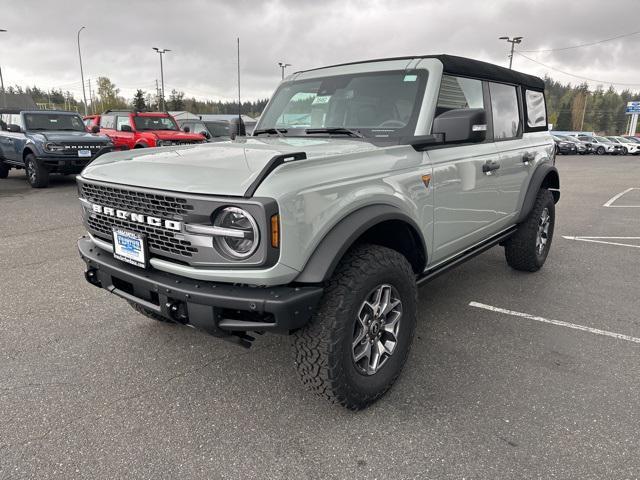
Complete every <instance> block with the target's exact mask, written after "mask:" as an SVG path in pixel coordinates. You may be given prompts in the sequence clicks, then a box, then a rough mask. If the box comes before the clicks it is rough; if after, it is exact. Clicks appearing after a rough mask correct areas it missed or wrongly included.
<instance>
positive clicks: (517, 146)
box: [489, 82, 535, 226]
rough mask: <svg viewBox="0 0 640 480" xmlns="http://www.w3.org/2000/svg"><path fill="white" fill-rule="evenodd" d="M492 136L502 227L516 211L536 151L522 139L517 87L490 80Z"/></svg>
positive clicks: (521, 110)
mask: <svg viewBox="0 0 640 480" xmlns="http://www.w3.org/2000/svg"><path fill="white" fill-rule="evenodd" d="M489 94H490V96H491V112H492V120H493V137H494V139H495V144H496V149H497V150H498V153H499V159H500V160H499V161H500V170H499V171H498V174H497V176H496V178H497V179H498V182H499V200H500V201H499V207H498V209H497V215H498V217H499V225H501V226H504V225H506V224H507V223H509V221H510V220H511V219H512V218H514V217H515V216H516V215H517V213H518V211H519V208H520V207H519V204H520V198H521V192H522V191H523V189H524V188H525V186H526V185H527V183H528V179H529V176H530V174H531V172H532V164H533V160H534V158H535V152H534V151H533V148H532V147H531V146H530V145H529V143H528V142H527V141H526V140H525V139H524V138H523V130H524V125H523V108H522V104H521V98H520V87H519V86H515V85H508V84H504V83H494V82H489Z"/></svg>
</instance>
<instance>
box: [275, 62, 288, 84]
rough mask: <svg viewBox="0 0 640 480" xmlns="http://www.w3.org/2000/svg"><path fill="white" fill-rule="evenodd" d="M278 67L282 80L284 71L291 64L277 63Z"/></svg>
mask: <svg viewBox="0 0 640 480" xmlns="http://www.w3.org/2000/svg"><path fill="white" fill-rule="evenodd" d="M278 66H279V67H280V69H281V70H282V80H284V69H285V68H287V67H290V66H291V64H290V63H284V62H278Z"/></svg>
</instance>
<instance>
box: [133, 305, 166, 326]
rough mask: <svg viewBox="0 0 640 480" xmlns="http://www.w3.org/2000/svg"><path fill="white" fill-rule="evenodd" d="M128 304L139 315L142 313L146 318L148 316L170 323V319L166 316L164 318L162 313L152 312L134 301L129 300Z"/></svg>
mask: <svg viewBox="0 0 640 480" xmlns="http://www.w3.org/2000/svg"><path fill="white" fill-rule="evenodd" d="M129 305H131V308H133V309H134V310H135V311H136V312H138V313H139V314H141V315H144V316H145V317H147V318H150V319H151V320H155V321H157V322H163V323H172V322H171V320H169V319H168V318H164V317H163V316H162V315H158V314H157V313H156V312H153V311H151V310H149V309H148V308H144V307H143V306H142V305H138V304H137V303H134V302H129Z"/></svg>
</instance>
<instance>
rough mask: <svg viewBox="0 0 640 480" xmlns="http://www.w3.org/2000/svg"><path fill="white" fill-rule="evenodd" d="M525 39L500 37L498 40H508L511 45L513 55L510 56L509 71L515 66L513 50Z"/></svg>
mask: <svg viewBox="0 0 640 480" xmlns="http://www.w3.org/2000/svg"><path fill="white" fill-rule="evenodd" d="M523 38H524V37H513V38H509V37H500V38H499V39H498V40H506V41H507V42H509V43H510V44H511V53H510V54H509V70H511V65H513V49H514V48H515V46H516V44H518V43H522V39H523Z"/></svg>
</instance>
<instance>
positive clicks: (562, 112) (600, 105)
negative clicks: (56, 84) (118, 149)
mask: <svg viewBox="0 0 640 480" xmlns="http://www.w3.org/2000/svg"><path fill="white" fill-rule="evenodd" d="M544 82H545V93H546V97H547V110H548V113H549V123H551V124H553V128H554V129H555V130H585V131H595V132H599V133H606V134H618V133H623V132H625V131H626V129H627V122H628V119H629V118H628V117H629V116H628V115H625V113H624V109H625V106H626V104H627V102H629V101H632V100H640V95H639V94H638V92H632V91H630V90H623V91H621V92H617V91H616V90H614V88H613V87H609V88H607V89H606V90H605V89H604V87H602V86H598V87H596V88H595V89H594V90H590V89H589V87H588V85H587V84H586V83H582V84H578V85H572V84H570V83H568V84H563V83H561V82H558V81H555V80H553V79H552V78H549V77H545V79H544ZM93 88H94V89H95V91H93V90H92V92H91V94H88V99H89V97H90V98H91V101H89V102H88V103H89V111H90V112H92V113H100V112H102V111H104V110H107V109H116V108H134V109H137V110H140V111H143V110H149V111H153V110H158V109H159V108H160V98H159V95H158V93H157V92H146V91H144V90H137V91H136V93H135V95H134V97H133V98H132V99H127V98H125V97H123V96H122V95H121V94H120V89H119V88H117V86H116V85H115V84H114V83H113V82H112V81H111V80H110V79H109V78H107V77H98V79H97V81H96V82H95V86H94V87H93ZM7 92H8V93H27V94H29V95H31V97H32V98H33V100H34V101H35V102H36V103H37V104H38V105H39V106H40V107H41V108H61V109H66V110H74V111H78V112H80V113H83V112H84V103H83V102H82V100H76V99H75V98H74V96H73V95H72V94H71V92H68V91H63V90H60V89H51V90H43V89H40V88H38V87H36V86H33V87H26V88H22V87H20V86H13V87H8V88H7ZM165 100H166V109H167V110H187V111H189V112H192V113H195V114H203V113H231V114H232V113H238V103H237V102H223V101H220V100H218V101H215V100H197V99H195V98H193V97H192V98H186V97H185V93H184V92H182V91H178V90H175V89H173V90H171V91H170V92H169V94H168V95H167V96H166V99H165ZM312 100H313V98H312V97H310V98H305V99H301V100H300V101H298V102H297V105H293V106H292V107H293V108H292V109H291V112H290V113H295V112H296V111H298V110H299V111H300V113H303V112H304V111H307V108H308V103H309V102H310V101H312ZM267 101H268V99H261V100H253V101H246V102H242V108H241V112H242V114H244V115H249V116H251V117H257V116H259V115H260V114H261V113H262V110H263V109H264V107H265V105H266V104H267ZM585 103H586V105H585Z"/></svg>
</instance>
